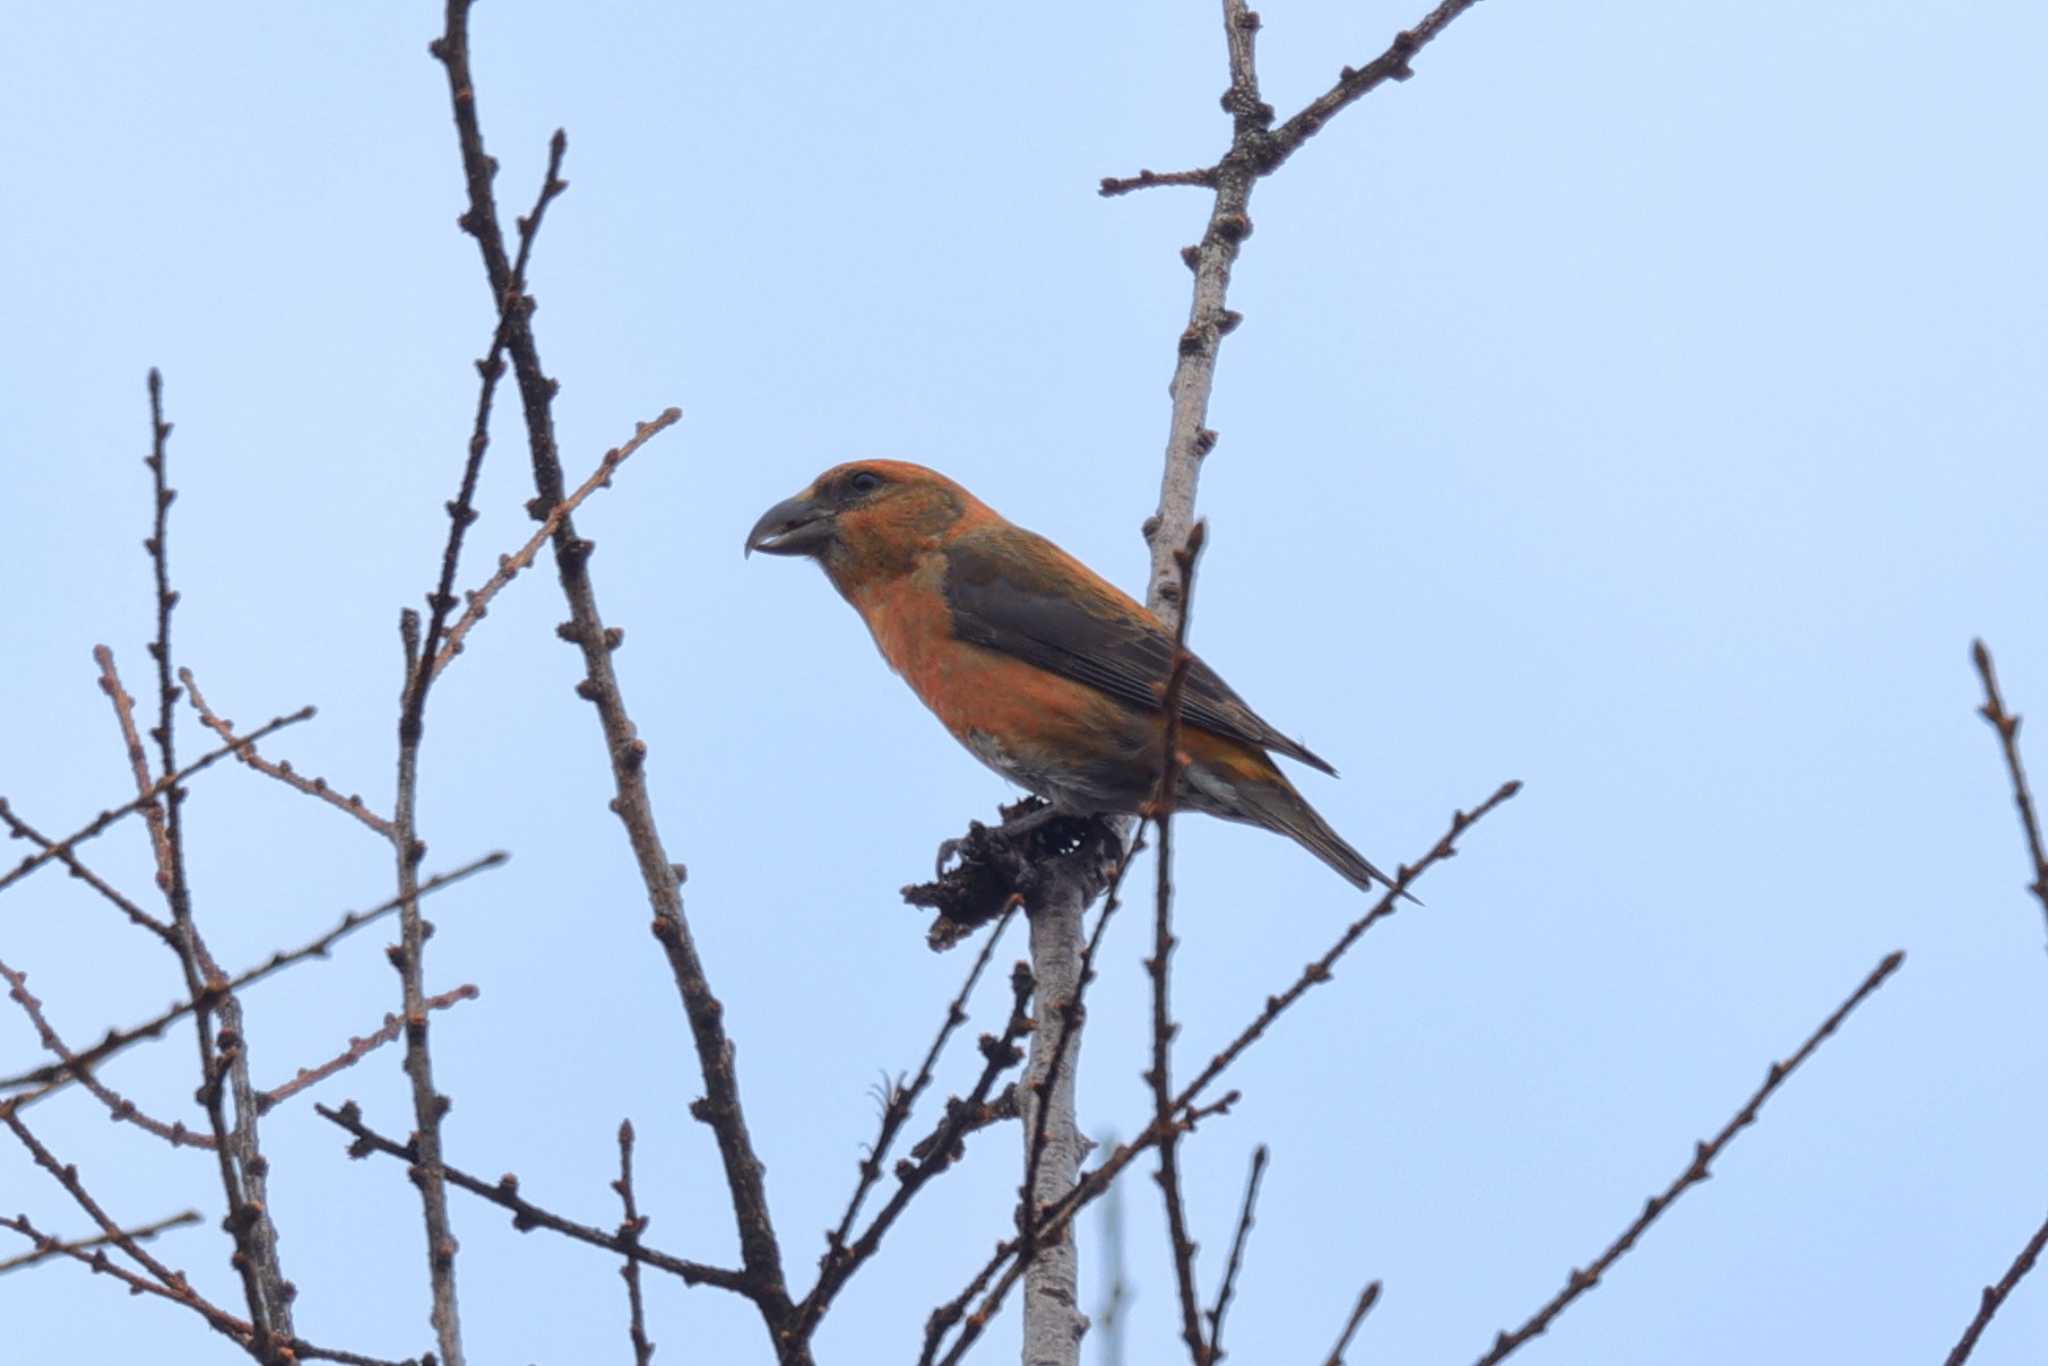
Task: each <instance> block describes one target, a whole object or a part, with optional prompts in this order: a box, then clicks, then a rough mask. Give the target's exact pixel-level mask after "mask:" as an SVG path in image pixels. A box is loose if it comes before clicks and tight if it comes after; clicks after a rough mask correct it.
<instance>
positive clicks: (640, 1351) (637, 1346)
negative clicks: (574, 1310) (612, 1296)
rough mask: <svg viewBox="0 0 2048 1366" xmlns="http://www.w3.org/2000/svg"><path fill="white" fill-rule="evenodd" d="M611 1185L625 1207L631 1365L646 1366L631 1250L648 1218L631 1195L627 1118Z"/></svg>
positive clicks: (648, 1345)
mask: <svg viewBox="0 0 2048 1366" xmlns="http://www.w3.org/2000/svg"><path fill="white" fill-rule="evenodd" d="M612 1189H613V1190H615V1191H617V1192H618V1193H619V1202H620V1203H621V1204H622V1205H624V1206H625V1211H626V1217H625V1218H624V1219H622V1220H620V1221H619V1241H620V1242H622V1243H624V1244H625V1245H626V1247H627V1249H628V1250H627V1252H626V1264H625V1266H624V1267H622V1268H620V1271H619V1274H620V1275H622V1276H624V1277H625V1278H626V1307H627V1313H628V1318H627V1322H626V1336H627V1337H628V1338H629V1339H630V1340H631V1341H632V1344H633V1361H634V1366H647V1363H648V1362H649V1361H651V1360H653V1359H654V1344H653V1343H652V1342H650V1341H648V1339H647V1310H646V1306H645V1305H643V1304H642V1303H641V1302H640V1259H639V1258H638V1257H636V1256H635V1255H634V1253H633V1249H636V1248H638V1247H639V1246H640V1235H641V1234H642V1233H644V1232H646V1231H647V1220H646V1218H645V1217H644V1216H643V1215H642V1214H641V1213H640V1210H639V1206H638V1205H637V1204H636V1203H635V1201H634V1199H633V1121H631V1120H629V1119H624V1120H620V1121H619V1179H618V1180H617V1181H614V1182H613V1183H612Z"/></svg>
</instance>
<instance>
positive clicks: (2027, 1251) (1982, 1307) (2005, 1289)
mask: <svg viewBox="0 0 2048 1366" xmlns="http://www.w3.org/2000/svg"><path fill="white" fill-rule="evenodd" d="M2044 1247H2048V1223H2043V1224H2042V1225H2041V1227H2039V1228H2037V1229H2035V1230H2034V1236H2033V1237H2031V1238H2029V1239H2027V1245H2026V1246H2025V1247H2023V1248H2021V1249H2020V1255H2019V1256H2017V1257H2015V1258H2013V1259H2012V1265H2011V1266H2009V1267H2007V1268H2006V1269H2005V1274H2004V1275H2003V1276H2000V1277H1999V1278H1998V1284H1997V1285H1987V1286H1985V1287H1984V1295H1983V1297H1982V1298H1981V1299H1980V1300H1979V1301H1978V1302H1977V1313H1976V1316H1975V1317H1973V1318H1972V1319H1971V1320H1970V1323H1969V1326H1968V1327H1967V1328H1965V1329H1963V1335H1962V1337H1961V1338H1959V1339H1958V1340H1957V1341H1956V1345H1955V1346H1954V1347H1953V1348H1952V1349H1950V1351H1949V1354H1948V1360H1947V1361H1946V1362H1944V1363H1943V1366H1963V1363H1964V1362H1966V1361H1968V1360H1969V1359H1970V1353H1972V1352H1974V1351H1976V1350H1977V1339H1978V1338H1980V1337H1982V1336H1983V1335H1984V1330H1985V1329H1986V1328H1988V1327H1990V1326H1991V1319H1992V1316H1993V1315H1995V1314H1996V1313H1997V1312H1998V1307H1999V1306H2000V1305H2002V1304H2004V1303H2005V1297H2006V1296H2008V1295H2010V1294H2012V1292H2013V1290H2014V1288H2015V1287H2017V1286H2018V1285H2019V1283H2020V1282H2021V1281H2022V1280H2023V1279H2025V1278H2026V1274H2027V1273H2028V1272H2029V1271H2032V1270H2033V1269H2034V1263H2035V1261H2036V1260H2038V1259H2039V1258H2040V1256H2041V1249H2042V1248H2044Z"/></svg>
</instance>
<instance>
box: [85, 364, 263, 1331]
mask: <svg viewBox="0 0 2048 1366" xmlns="http://www.w3.org/2000/svg"><path fill="white" fill-rule="evenodd" d="M149 407H150V428H151V431H152V433H153V441H152V444H151V450H150V454H149V456H148V457H147V458H146V459H145V461H144V463H145V464H146V465H148V467H149V470H150V475H151V479H152V482H153V485H154V495H155V496H154V499H153V503H154V507H155V515H156V521H155V527H154V530H153V531H152V533H151V535H150V536H149V538H148V539H147V540H146V541H145V542H144V549H145V550H147V552H148V554H149V559H150V565H151V568H152V571H153V574H154V577H155V580H156V602H157V635H156V639H155V640H154V641H152V642H151V643H150V647H149V653H150V657H151V659H153V660H154V661H155V663H156V672H157V725H156V726H155V727H154V728H153V730H152V731H151V735H152V738H154V739H155V740H156V744H157V756H158V759H159V761H160V762H159V773H160V774H161V775H163V776H168V775H170V774H172V773H175V772H177V771H178V763H177V747H176V728H175V724H174V723H175V721H176V719H177V711H176V707H177V700H178V689H177V687H176V685H174V684H173V683H172V682H171V677H172V664H171V612H172V609H173V608H175V607H176V606H177V601H178V595H177V593H176V592H174V591H173V590H172V588H171V586H170V539H169V522H168V518H169V512H170V506H171V502H172V500H173V499H174V498H175V497H176V496H177V494H176V491H175V490H173V489H171V488H170V487H169V485H168V484H167V482H166V478H167V475H168V464H167V460H166V455H165V449H164V443H165V441H166V440H167V438H168V437H169V436H170V433H171V428H170V424H168V423H166V422H165V421H164V420H163V381H162V378H161V376H159V375H158V373H157V372H156V371H155V370H151V371H150V372H149ZM93 655H94V657H95V658H96V659H97V660H98V661H99V664H100V687H101V688H102V689H103V690H104V691H105V692H106V694H107V697H108V699H109V700H110V701H111V702H112V703H113V706H114V714H115V717H116V719H117V720H118V722H119V724H120V727H121V738H122V740H123V742H124V743H125V744H126V746H127V749H128V759H129V764H130V766H131V767H132V768H133V770H134V774H135V787H136V792H137V794H138V796H140V795H141V794H145V793H148V792H149V791H151V790H152V788H153V787H154V786H155V779H156V778H157V775H153V774H152V773H151V771H150V765H149V761H148V759H147V757H146V756H145V755H144V753H143V750H142V743H141V740H140V738H139V737H138V736H137V735H136V732H135V717H134V705H133V702H132V701H131V699H130V698H129V696H128V693H127V690H126V689H125V688H123V687H122V685H121V678H120V675H119V673H118V672H117V671H116V670H115V667H114V656H113V652H112V651H111V650H109V649H107V647H106V646H104V645H101V646H98V647H96V648H95V649H94V651H93ZM184 803H185V790H184V788H182V787H180V786H178V785H177V784H175V783H174V784H172V785H171V786H169V787H168V788H166V789H165V791H164V794H163V804H162V806H161V808H159V807H158V805H157V804H156V803H155V802H154V801H152V802H151V803H150V804H149V805H148V806H147V807H145V808H144V810H143V818H144V820H145V821H146V822H147V823H148V825H149V832H150V839H151V843H152V845H153V846H154V848H155V851H156V862H157V886H158V887H159V888H160V889H161V890H162V891H163V894H164V900H165V902H166V903H167V904H168V905H169V907H170V911H171V924H172V926H173V927H174V928H175V929H176V930H177V943H176V949H177V954H178V966H179V969H180V971H181V972H182V973H183V974H184V978H185V990H186V994H187V995H189V996H190V997H191V998H192V1001H193V1010H192V1021H193V1026H194V1028H193V1034H194V1041H195V1043H196V1044H197V1045H198V1049H199V1074H200V1085H199V1091H198V1095H199V1101H200V1104H201V1105H202V1106H203V1107H204V1108H205V1111H206V1118H207V1123H208V1125H209V1127H210V1128H211V1129H212V1131H213V1141H214V1145H215V1149H216V1151H215V1154H214V1156H215V1159H216V1161H217V1162H218V1164H219V1171H220V1182H221V1190H222V1193H223V1195H224V1196H225V1197H226V1202H227V1211H228V1212H227V1220H226V1226H227V1229H228V1232H229V1235H230V1236H231V1237H232V1239H233V1241H234V1245H235V1255H234V1256H233V1257H232V1258H230V1259H229V1260H230V1264H231V1265H233V1267H234V1268H235V1270H236V1271H237V1272H238V1273H239V1275H240V1277H241V1281H242V1290H243V1294H244V1297H245V1298H246V1300H247V1302H248V1307H249V1323H250V1326H251V1334H252V1345H251V1351H252V1352H254V1353H255V1354H256V1356H257V1359H258V1360H259V1361H262V1362H264V1363H266V1366H268V1364H269V1363H272V1362H277V1361H279V1359H280V1349H279V1348H278V1347H277V1346H276V1344H277V1343H279V1342H288V1341H289V1340H290V1339H291V1337H292V1309H291V1302H292V1299H293V1297H294V1296H295V1295H296V1293H297V1292H296V1290H295V1289H294V1288H293V1287H292V1286H291V1284H290V1282H288V1281H287V1280H286V1279H285V1276H284V1268H283V1266H282V1264H281V1263H280V1262H279V1260H278V1255H277V1227H276V1225H275V1224H274V1223H272V1222H271V1218H270V1197H269V1173H270V1164H269V1162H268V1161H267V1160H266V1159H265V1158H264V1156H263V1152H262V1146H261V1142H260V1140H259V1138H258V1136H257V1131H256V1103H255V1089H254V1087H253V1086H251V1084H250V1082H249V1053H248V1033H247V1030H246V1029H245V1028H244V1025H243V1020H242V1007H241V1003H240V1002H239V1001H237V1000H236V999H235V995H234V993H233V992H232V991H229V990H227V984H226V980H225V978H224V977H223V975H222V973H221V970H220V965H219V964H217V963H216V962H214V960H213V955H212V954H211V953H209V952H208V951H207V947H206V941H205V940H204V939H203V938H201V937H200V933H199V925H198V922H197V921H196V920H195V919H194V918H193V914H192V891H191V883H190V881H189V879H188V877H187V875H186V868H185V836H184V815H183V813H184ZM216 1015H217V1016H218V1017H219V1021H220V1028H219V1030H218V1032H217V1033H216V1031H215V1029H214V1019H213V1017H214V1016H216ZM224 1094H232V1096H233V1099H234V1115H233V1118H232V1120H230V1118H229V1116H228V1112H227V1109H226V1106H225V1105H224V1103H223V1096H224Z"/></svg>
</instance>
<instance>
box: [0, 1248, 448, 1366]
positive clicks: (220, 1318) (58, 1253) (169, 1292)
mask: <svg viewBox="0 0 2048 1366" xmlns="http://www.w3.org/2000/svg"><path fill="white" fill-rule="evenodd" d="M198 1219H199V1215H198V1213H197V1212H196V1211H191V1210H188V1211H186V1212H185V1213H184V1214H181V1215H179V1216H177V1217H176V1218H174V1219H167V1220H165V1221H164V1222H162V1223H160V1224H151V1225H148V1226H147V1227H145V1228H140V1229H135V1230H132V1231H129V1232H127V1233H126V1234H125V1237H126V1238H127V1239H128V1240H130V1241H132V1242H136V1243H142V1242H147V1241H148V1240H149V1239H150V1238H153V1237H154V1236H155V1235H156V1234H157V1233H159V1232H161V1231H162V1230H164V1229H166V1228H172V1227H175V1226H176V1225H179V1224H185V1223H195V1222H197V1221H198ZM0 1228H9V1229H13V1230H14V1231H15V1232H16V1233H19V1234H21V1235H22V1236H23V1237H26V1238H31V1239H33V1240H35V1244H36V1250H35V1251H33V1252H30V1253H28V1254H26V1255H25V1256H23V1257H17V1258H15V1259H14V1260H13V1261H9V1262H0V1271H7V1270H11V1269H13V1268H14V1266H15V1265H16V1264H17V1263H19V1264H21V1265H31V1264H33V1263H35V1262H38V1261H43V1260H47V1259H48V1258H51V1257H69V1258H70V1259H72V1260H73V1261H77V1262H83V1263H84V1264H85V1265H86V1266H88V1267H90V1268H91V1269H92V1271H93V1272H94V1274H96V1275H102V1276H112V1277H113V1278H114V1279H115V1280H117V1281H119V1282H121V1283H122V1284H123V1285H125V1286H127V1287H128V1290H129V1293H130V1294H134V1295H156V1296H159V1297H161V1298H163V1299H166V1300H169V1301H170V1302H171V1303H172V1304H178V1305H183V1306H185V1307H186V1308H188V1309H192V1310H195V1311H196V1312H198V1314H199V1315H200V1317H202V1318H204V1319H206V1320H207V1322H208V1323H209V1324H210V1325H212V1326H213V1327H214V1328H215V1329H216V1330H217V1331H219V1332H220V1333H221V1334H222V1335H223V1336H225V1337H227V1338H228V1339H230V1340H231V1341H233V1342H234V1343H235V1345H236V1346H238V1347H241V1348H242V1349H243V1350H245V1351H250V1352H252V1354H253V1349H252V1348H251V1347H250V1345H249V1343H250V1334H249V1325H248V1324H246V1323H244V1322H243V1321H242V1320H240V1319H238V1318H236V1317H235V1316H234V1315H232V1314H230V1313H227V1312H226V1311H225V1310H222V1309H220V1308H218V1307H217V1306H215V1305H212V1304H210V1303H208V1302H207V1301H206V1300H204V1299H201V1298H200V1297H199V1296H198V1295H197V1294H196V1293H194V1292H193V1291H192V1289H191V1287H190V1286H188V1285H186V1284H185V1277H184V1274H183V1273H182V1272H172V1273H171V1275H172V1276H173V1277H174V1278H175V1280H176V1285H175V1286H167V1285H164V1284H162V1283H160V1282H158V1281H154V1280H151V1279H149V1278H148V1277H146V1276H138V1275H136V1274H135V1273H134V1272H132V1271H130V1270H128V1268H126V1267H124V1266H117V1265H116V1264H115V1263H113V1262H112V1261H110V1260H108V1258H107V1255H106V1252H105V1250H104V1245H107V1244H111V1245H114V1246H117V1247H118V1246H120V1245H121V1242H122V1239H121V1237H119V1236H102V1237H99V1238H87V1239H84V1240H82V1241H79V1242H71V1243H67V1242H63V1241H61V1240H60V1239H57V1238H54V1237H52V1236H50V1235H49V1234H47V1233H44V1232H43V1231H42V1230H40V1229H38V1228H37V1227H36V1226H35V1225H34V1224H32V1223H30V1222H29V1221H28V1220H27V1219H26V1218H24V1217H22V1216H19V1215H16V1216H14V1217H12V1218H5V1217H0ZM285 1345H286V1346H288V1347H290V1348H291V1353H292V1356H293V1357H294V1358H296V1359H297V1360H299V1361H334V1362H340V1363H342V1366H420V1364H419V1362H417V1361H416V1360H413V1359H412V1358H410V1357H408V1358H407V1359H405V1360H404V1361H391V1360H388V1359H386V1358H384V1357H371V1356H364V1355H362V1354H361V1353H360V1352H344V1351H341V1350H339V1349H337V1348H333V1347H322V1346H320V1345H318V1344H317V1343H311V1342H308V1341H306V1340H305V1339H304V1338H293V1339H292V1340H291V1342H289V1343H288V1344H285Z"/></svg>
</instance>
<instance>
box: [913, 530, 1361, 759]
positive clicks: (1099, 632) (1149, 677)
mask: <svg viewBox="0 0 2048 1366" xmlns="http://www.w3.org/2000/svg"><path fill="white" fill-rule="evenodd" d="M944 555H945V559H946V579H945V583H946V605H947V607H948V609H949V610H950V611H951V614H952V624H953V634H954V635H955V636H956V637H958V638H959V639H961V640H965V641H969V642H971V643H973V644H976V645H981V646H985V647H987V648H988V649H991V650H1000V651H1001V652H1003V653H1004V654H1007V655H1011V656H1013V657H1015V658H1017V659H1021V660H1023V661H1024V662H1026V663H1028V664H1031V665H1034V666H1036V667H1038V668H1041V669H1045V670H1048V671H1049V672H1052V673H1056V674H1060V675H1063V676H1065V677H1067V678H1071V679H1073V680H1075V681H1076V682H1079V683H1086V684H1087V685H1088V686H1090V687H1092V688H1098V689H1100V690H1101V691H1103V692H1105V693H1107V694H1109V695H1110V696H1111V697H1114V698H1116V699H1118V700H1119V701H1121V702H1124V703H1127V704H1128V705H1130V706H1133V707H1138V708H1141V709H1144V710H1150V711H1156V710H1158V709H1159V704H1160V702H1161V700H1162V698H1163V694H1164V689H1165V686H1166V677H1167V674H1168V672H1169V671H1170V670H1171V669H1172V667H1173V637H1172V636H1170V635H1168V634H1167V632H1166V631H1165V629H1164V628H1163V627H1161V625H1160V624H1159V620H1158V618H1156V617H1154V616H1153V615H1152V614H1151V613H1150V612H1148V611H1146V610H1145V609H1144V608H1142V607H1140V606H1139V605H1138V604H1137V603H1135V602H1133V601H1132V600H1131V599H1129V598H1128V597H1126V596H1124V594H1122V593H1121V592H1119V591H1117V590H1116V589H1115V588H1113V587H1111V586H1110V585H1109V584H1108V583H1106V582H1104V581H1103V580H1102V579H1100V578H1098V577H1097V576H1096V574H1095V572H1094V571H1093V570H1091V569H1089V568H1088V567H1087V566H1086V565H1084V564H1082V563H1081V562H1080V561H1078V560H1076V559H1074V558H1073V557H1072V556H1071V555H1068V554H1067V553H1066V552H1065V551H1063V550H1061V549H1060V548H1059V547H1058V546H1056V545H1054V544H1053V543H1052V542H1050V541H1048V540H1046V539H1045V538H1044V537H1042V536H1037V535H1034V534H1032V533H1031V532H1028V531H1024V530H1022V529H1020V528H1016V527H1007V526H1006V527H1003V528H1002V529H1001V530H1000V531H996V532H987V533H982V534H974V535H967V536H960V537H956V538H955V539H953V540H952V541H950V542H949V543H947V545H946V546H945V548H944ZM1180 714H1181V720H1182V721H1184V722H1186V723H1187V724H1189V725H1193V726H1199V727H1201V728H1202V729H1203V730H1206V731H1211V732H1213V733H1215V734H1217V735H1223V736H1228V737H1229V738H1231V739H1233V740H1240V741H1243V742H1244V743H1246V744H1251V745H1257V746H1258V747H1259V748H1261V749H1268V750H1275V751H1277V752H1279V753H1281V754H1285V755H1287V756H1288V757H1289V758H1293V759H1298V760H1300V761H1301V762H1302V763H1305V764H1308V765H1310V766H1312V767H1314V768H1318V769H1321V770H1322V771H1323V772H1325V773H1330V774H1334V773H1335V772H1336V771H1337V770H1335V769H1334V768H1331V767H1330V765H1329V764H1328V763H1326V762H1324V761H1323V760H1322V759H1321V758H1319V757H1317V756H1316V755H1315V754H1313V753H1311V752H1310V751H1309V750H1308V749H1306V748H1305V747H1303V746H1302V745H1300V744H1298V743H1297V742H1295V741H1293V740H1290V739H1288V738H1287V737H1286V736H1285V735H1282V734H1281V733H1280V732H1279V731H1277V730H1275V729H1273V727H1272V726H1271V725H1269V724H1267V723H1266V721H1265V720H1264V719H1263V718H1262V717H1260V716H1259V714H1258V713H1257V712H1255V711H1253V710H1252V709H1251V708H1250V707H1249V706H1247V705H1245V701H1244V699H1243V698H1241V697H1239V696H1238V695H1237V694H1236V693H1235V692H1233V691H1231V689H1230V685H1229V684H1227V683H1225V682H1224V681H1223V680H1222V679H1221V678H1218V677H1217V676H1216V671H1215V670H1213V669H1211V668H1210V667H1209V666H1208V665H1206V664H1204V663H1203V662H1202V661H1201V660H1200V659H1194V660H1192V662H1191V663H1190V664H1189V665H1188V675H1187V682H1186V684H1185V685H1184V686H1183V688H1182V691H1181V704H1180Z"/></svg>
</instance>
